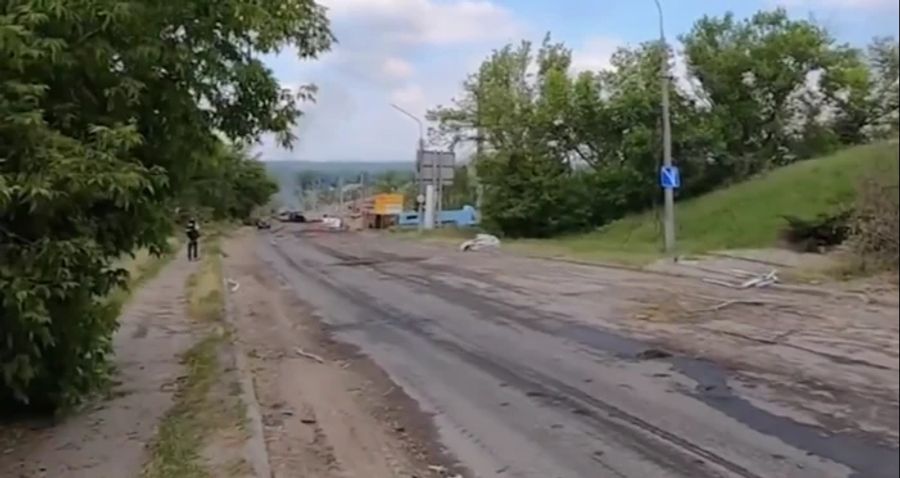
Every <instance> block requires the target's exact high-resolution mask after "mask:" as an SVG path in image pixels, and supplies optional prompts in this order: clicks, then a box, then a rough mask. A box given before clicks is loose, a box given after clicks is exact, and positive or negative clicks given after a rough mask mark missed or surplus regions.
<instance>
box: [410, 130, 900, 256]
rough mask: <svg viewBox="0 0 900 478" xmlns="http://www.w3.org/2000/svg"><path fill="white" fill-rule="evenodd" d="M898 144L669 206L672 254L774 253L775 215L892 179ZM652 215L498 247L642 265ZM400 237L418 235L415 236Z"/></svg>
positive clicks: (826, 205) (835, 204) (779, 220)
mask: <svg viewBox="0 0 900 478" xmlns="http://www.w3.org/2000/svg"><path fill="white" fill-rule="evenodd" d="M897 147H898V146H897V143H896V142H886V143H879V144H873V145H866V146H859V147H853V148H848V149H845V150H842V151H839V152H837V153H834V154H831V155H829V156H825V157H822V158H816V159H811V160H806V161H801V162H798V163H795V164H792V165H790V166H787V167H784V168H780V169H776V170H773V171H770V172H768V173H766V174H762V175H760V176H758V177H755V178H752V179H750V180H747V181H744V182H741V183H738V184H735V185H733V186H730V187H728V188H724V189H720V190H717V191H713V192H711V193H709V194H705V195H703V196H699V197H696V198H692V199H688V200H685V201H680V202H678V203H677V206H676V216H677V224H678V228H677V236H678V252H679V253H681V254H692V253H702V252H707V251H716V250H728V249H749V248H765V247H773V246H776V245H777V243H778V238H779V232H780V231H781V229H782V228H783V227H784V225H785V222H784V219H783V217H782V216H785V215H791V216H796V217H801V218H813V217H815V216H817V215H819V214H827V213H831V212H835V211H837V210H839V209H840V208H843V207H848V206H849V205H851V204H852V202H853V200H854V198H855V197H856V192H857V188H858V187H859V183H860V180H861V179H862V178H863V177H864V176H865V175H867V174H872V171H883V172H884V173H883V174H889V175H894V176H895V177H896V176H897V174H898V161H897ZM657 213H658V211H657V212H656V213H654V212H645V213H642V214H636V215H631V216H628V217H625V218H623V219H621V220H619V221H616V222H613V223H611V224H609V225H607V226H605V227H603V228H600V229H597V230H595V231H591V232H587V233H581V234H572V235H565V236H560V237H555V238H551V239H529V240H510V241H505V243H504V247H507V248H509V249H511V250H514V251H520V252H525V253H531V254H538V255H545V256H562V257H569V258H573V259H582V260H597V261H615V262H625V263H644V262H649V261H651V260H653V259H655V258H658V257H659V256H660V252H661V251H660V249H661V245H662V240H661V235H662V233H661V229H660V223H659V220H658V216H657ZM404 234H405V235H411V236H419V234H416V233H404ZM473 234H474V232H466V231H455V230H441V231H435V232H433V233H429V234H425V235H421V237H422V238H423V239H426V240H437V241H448V240H453V241H457V240H462V239H463V238H465V237H470V236H471V235H473Z"/></svg>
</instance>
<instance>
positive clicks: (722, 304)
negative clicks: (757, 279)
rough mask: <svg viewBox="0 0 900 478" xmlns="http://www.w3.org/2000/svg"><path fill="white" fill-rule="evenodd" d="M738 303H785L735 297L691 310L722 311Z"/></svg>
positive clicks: (695, 311) (694, 311) (779, 304)
mask: <svg viewBox="0 0 900 478" xmlns="http://www.w3.org/2000/svg"><path fill="white" fill-rule="evenodd" d="M738 304H741V305H776V306H783V305H784V304H781V303H778V302H772V301H770V300H758V299H733V300H726V301H725V302H720V303H718V304H716V305H714V306H712V307H707V308H705V309H697V310H693V311H691V312H693V313H697V312H718V311H720V310H722V309H724V308H726V307H731V306H732V305H738Z"/></svg>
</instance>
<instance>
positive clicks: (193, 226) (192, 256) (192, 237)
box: [184, 219, 200, 261]
mask: <svg viewBox="0 0 900 478" xmlns="http://www.w3.org/2000/svg"><path fill="white" fill-rule="evenodd" d="M184 233H185V234H186V235H187V238H188V246H187V254H188V260H189V261H195V260H197V258H198V256H199V245H198V244H197V240H198V239H200V226H198V225H197V221H195V220H193V219H191V220H190V221H188V225H187V227H186V228H185V230H184Z"/></svg>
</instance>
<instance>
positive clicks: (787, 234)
mask: <svg viewBox="0 0 900 478" xmlns="http://www.w3.org/2000/svg"><path fill="white" fill-rule="evenodd" d="M850 215H851V212H850V211H841V212H838V213H835V214H820V215H818V216H816V217H815V218H814V219H802V218H799V217H795V216H783V218H784V220H785V221H787V223H788V224H787V227H786V228H785V229H783V230H782V232H781V238H782V239H783V240H784V241H785V242H787V243H788V245H790V246H792V247H795V248H797V249H799V250H801V251H803V252H821V251H822V250H823V249H825V248H828V247H831V246H836V245H838V244H842V243H843V242H844V241H845V240H847V237H848V236H849V234H850V226H849V222H850Z"/></svg>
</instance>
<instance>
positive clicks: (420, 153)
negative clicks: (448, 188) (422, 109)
mask: <svg viewBox="0 0 900 478" xmlns="http://www.w3.org/2000/svg"><path fill="white" fill-rule="evenodd" d="M391 107H392V108H394V109H395V110H397V111H399V112H400V113H402V114H403V115H405V116H407V117H408V118H410V119H412V120H413V121H415V122H416V124H417V125H418V126H419V150H418V151H417V152H416V161H417V163H419V164H421V161H422V160H424V159H425V127H424V125H423V124H422V120H420V119H419V118H417V117H416V115H414V114H412V113H410V112H409V111H406V110H405V109H403V108H401V107H399V106H397V105H396V104H394V103H391ZM437 176H438V165H437V162H436V161H432V162H431V188H432V192H433V193H437V190H438V186H437V184H438V183H437ZM419 192H420V193H422V191H421V190H419ZM426 193H427V191H426ZM426 197H427V194H426ZM431 206H432V207H431V211H432V214H433V215H434V216H437V210H436V209H435V208H434V205H433V204H432V205H431ZM425 210H426V211H427V210H428V207H427V205H426V207H425ZM432 219H433V220H432V222H431V223H432V224H437V222H438V221H437V217H433V218H432ZM423 222H424V217H423V215H422V214H419V224H420V225H421V224H422V223H423Z"/></svg>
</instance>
